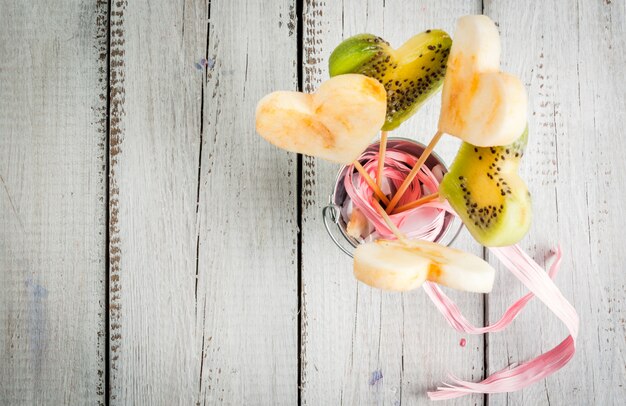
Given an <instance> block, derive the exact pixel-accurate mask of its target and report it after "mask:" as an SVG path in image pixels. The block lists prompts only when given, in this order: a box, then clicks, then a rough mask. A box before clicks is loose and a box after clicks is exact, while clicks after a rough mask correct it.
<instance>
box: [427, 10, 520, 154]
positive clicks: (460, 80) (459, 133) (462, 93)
mask: <svg viewBox="0 0 626 406" xmlns="http://www.w3.org/2000/svg"><path fill="white" fill-rule="evenodd" d="M526 121H527V96H526V89H524V86H523V85H522V83H521V82H520V80H519V79H518V78H517V77H515V76H513V75H510V74H508V73H504V72H500V35H499V34H498V29H497V28H496V25H495V24H494V22H493V21H491V19H490V18H489V17H486V16H482V15H475V16H465V17H461V18H459V20H458V21H457V26H456V31H455V34H454V43H453V44H452V49H451V51H450V56H449V57H448V66H447V71H446V76H445V79H444V83H443V91H442V95H441V114H440V116H439V130H440V131H442V132H445V133H448V134H450V135H454V136H456V137H458V138H460V139H462V140H463V141H466V142H468V143H470V144H472V145H476V146H479V147H489V146H494V145H507V144H510V143H512V142H514V141H515V139H516V138H517V137H519V135H520V134H521V133H522V132H523V131H524V128H525V127H526Z"/></svg>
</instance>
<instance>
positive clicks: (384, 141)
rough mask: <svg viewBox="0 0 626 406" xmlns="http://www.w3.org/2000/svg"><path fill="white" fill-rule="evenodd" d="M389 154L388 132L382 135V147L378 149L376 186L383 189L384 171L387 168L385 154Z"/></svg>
mask: <svg viewBox="0 0 626 406" xmlns="http://www.w3.org/2000/svg"><path fill="white" fill-rule="evenodd" d="M386 152H387V131H383V132H381V133H380V146H379V147H378V172H376V184H377V185H378V187H379V188H382V187H383V169H384V168H385V153H386Z"/></svg>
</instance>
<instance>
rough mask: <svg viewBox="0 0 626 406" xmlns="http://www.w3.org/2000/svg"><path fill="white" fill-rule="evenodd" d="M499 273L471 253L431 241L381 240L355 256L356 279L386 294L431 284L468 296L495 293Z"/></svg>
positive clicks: (360, 249) (360, 248) (359, 248)
mask: <svg viewBox="0 0 626 406" xmlns="http://www.w3.org/2000/svg"><path fill="white" fill-rule="evenodd" d="M495 273H496V271H495V269H493V267H492V266H491V265H489V264H488V263H487V262H485V261H483V260H482V259H481V258H479V257H477V256H476V255H472V254H470V253H467V252H464V251H461V250H457V249H454V248H449V247H444V246H443V245H440V244H436V243H432V242H428V241H407V242H400V241H391V240H378V241H375V242H370V243H367V244H361V245H359V246H358V247H357V249H356V251H355V252H354V276H355V277H356V278H357V279H358V280H360V281H361V282H363V283H365V284H367V285H370V286H372V287H375V288H379V289H384V290H395V291H407V290H411V289H415V288H417V287H419V286H421V285H422V284H423V283H424V282H425V281H427V280H428V281H431V282H435V283H438V284H440V285H444V286H448V287H450V288H453V289H458V290H464V291H467V292H477V293H488V292H491V288H492V287H493V281H494V278H495Z"/></svg>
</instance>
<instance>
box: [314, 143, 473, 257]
mask: <svg viewBox="0 0 626 406" xmlns="http://www.w3.org/2000/svg"><path fill="white" fill-rule="evenodd" d="M387 148H395V149H399V150H401V151H403V152H406V153H408V154H411V155H413V156H415V157H416V158H419V157H420V155H422V152H423V151H424V149H425V148H426V147H425V146H424V144H421V143H419V142H417V141H413V140H410V139H408V138H400V137H393V138H389V139H388V140H387ZM378 150H379V143H378V142H376V143H373V144H370V146H369V147H367V149H366V150H365V152H377V151H378ZM425 165H426V166H427V167H428V168H431V169H432V168H433V167H435V166H436V165H441V167H442V168H443V171H444V173H445V172H447V171H448V168H447V167H446V165H445V163H444V162H443V160H442V159H441V157H439V156H438V155H437V154H435V153H434V152H433V153H431V154H430V156H429V157H428V159H426V162H425ZM347 173H348V165H345V166H343V167H342V168H341V169H340V170H339V173H338V174H337V180H336V181H335V186H334V187H333V192H332V194H331V195H330V198H329V204H328V206H326V207H324V208H323V209H322V218H323V220H324V226H325V227H326V231H327V232H328V235H329V236H330V238H331V239H332V240H333V242H334V243H335V245H337V247H339V249H341V250H342V251H343V252H344V253H345V254H346V255H349V256H351V257H352V256H353V254H352V251H351V250H352V249H354V248H356V247H357V246H358V245H359V244H360V243H361V242H360V241H359V240H357V239H356V238H354V237H352V236H350V235H348V232H347V224H346V222H345V220H344V219H343V218H342V216H341V213H340V207H341V205H342V204H343V202H344V200H345V199H346V196H347V192H346V189H345V186H344V178H345V176H346V175H347ZM462 226H463V223H462V222H461V220H459V218H458V217H456V216H454V215H453V214H451V213H446V214H445V217H444V224H443V227H442V230H441V232H440V233H439V235H438V236H437V237H436V238H435V240H434V242H436V243H439V244H442V245H446V246H448V245H451V244H452V243H453V242H454V240H455V239H456V237H457V236H458V235H459V232H460V231H461V228H462ZM337 234H340V235H341V236H342V238H338V236H337ZM340 239H343V240H345V241H346V242H347V243H348V244H349V245H350V246H351V247H350V248H346V247H345V245H346V244H343V243H341V242H340Z"/></svg>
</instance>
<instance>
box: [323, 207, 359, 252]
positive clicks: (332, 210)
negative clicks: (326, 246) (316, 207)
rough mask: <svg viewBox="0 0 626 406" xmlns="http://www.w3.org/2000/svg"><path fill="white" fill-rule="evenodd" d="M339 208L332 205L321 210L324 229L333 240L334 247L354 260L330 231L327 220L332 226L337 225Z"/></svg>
mask: <svg viewBox="0 0 626 406" xmlns="http://www.w3.org/2000/svg"><path fill="white" fill-rule="evenodd" d="M338 213H339V208H338V207H337V206H336V205H334V204H329V205H328V206H326V207H324V208H323V209H322V218H323V219H324V227H326V232H327V233H328V235H329V236H330V239H331V240H333V242H334V243H335V245H336V246H337V247H339V249H340V250H342V251H343V252H344V253H345V254H346V255H348V256H349V257H350V258H354V255H353V254H352V253H351V252H350V251H348V250H347V249H346V248H345V247H344V246H343V245H342V244H341V243H340V242H339V240H337V237H335V234H334V233H333V231H332V230H331V229H330V224H329V220H330V221H332V222H333V224H335V225H338V224H339V215H338Z"/></svg>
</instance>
